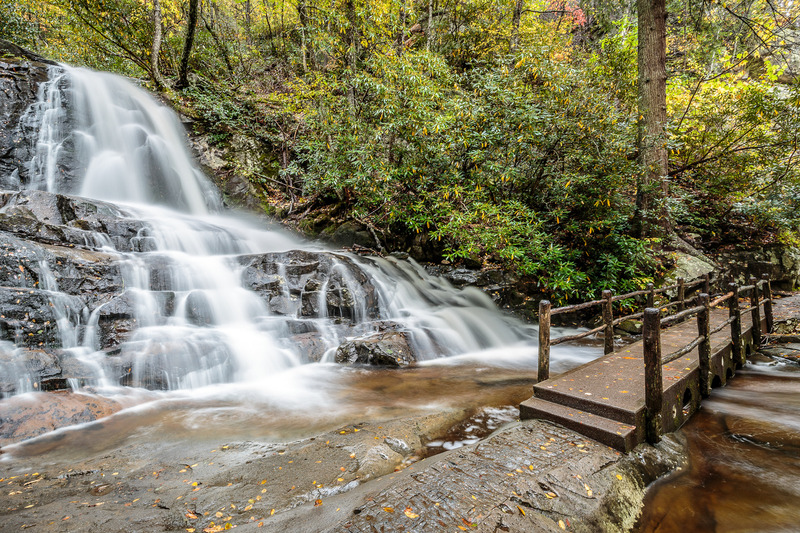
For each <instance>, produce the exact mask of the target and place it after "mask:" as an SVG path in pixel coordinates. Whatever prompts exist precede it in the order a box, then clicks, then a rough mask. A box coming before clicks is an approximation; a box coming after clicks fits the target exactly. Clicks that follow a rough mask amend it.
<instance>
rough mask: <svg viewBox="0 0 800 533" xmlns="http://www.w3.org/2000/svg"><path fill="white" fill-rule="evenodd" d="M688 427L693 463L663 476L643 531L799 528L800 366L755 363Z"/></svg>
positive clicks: (708, 403) (653, 490)
mask: <svg viewBox="0 0 800 533" xmlns="http://www.w3.org/2000/svg"><path fill="white" fill-rule="evenodd" d="M681 432H682V433H683V434H684V435H685V437H686V438H687V441H688V444H689V465H688V467H687V468H686V469H684V470H683V471H681V472H678V473H676V474H674V475H673V476H670V477H669V478H667V479H664V480H661V481H659V482H657V483H656V484H655V485H654V486H653V487H651V488H650V490H649V492H648V496H647V498H646V499H645V512H644V515H643V516H642V518H641V520H640V529H639V531H640V532H642V533H644V532H647V533H656V532H658V533H672V532H675V533H678V532H681V533H689V532H698V533H700V532H712V531H716V532H720V533H722V532H729V531H797V530H798V524H800V510H799V509H798V506H797V501H798V498H800V367H798V366H797V365H795V364H788V363H787V364H784V363H778V364H775V363H765V362H760V363H756V364H752V363H750V364H748V366H747V367H746V368H745V369H743V370H741V371H739V372H738V373H737V375H736V378H735V379H733V380H732V381H731V382H730V383H728V385H727V386H726V387H725V388H721V389H714V391H713V392H712V393H711V397H710V398H709V399H708V400H706V401H704V402H703V405H702V408H701V409H700V411H699V412H698V413H697V414H696V415H695V416H694V417H693V418H692V419H691V420H690V421H689V423H688V424H686V425H685V426H684V427H683V428H682V429H681Z"/></svg>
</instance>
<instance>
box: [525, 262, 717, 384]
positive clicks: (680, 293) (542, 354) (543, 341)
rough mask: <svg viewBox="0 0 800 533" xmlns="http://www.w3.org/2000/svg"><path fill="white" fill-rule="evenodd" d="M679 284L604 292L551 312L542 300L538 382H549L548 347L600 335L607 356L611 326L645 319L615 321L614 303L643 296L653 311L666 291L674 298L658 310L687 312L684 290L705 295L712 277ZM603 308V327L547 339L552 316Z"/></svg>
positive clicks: (611, 348)
mask: <svg viewBox="0 0 800 533" xmlns="http://www.w3.org/2000/svg"><path fill="white" fill-rule="evenodd" d="M677 281H678V282H677V283H676V284H674V285H669V286H667V287H660V288H658V289H656V288H654V286H653V284H652V283H648V284H647V288H646V289H645V290H640V291H634V292H629V293H627V294H619V295H616V296H615V295H614V294H613V293H612V292H611V291H608V290H606V291H603V293H602V298H601V299H600V300H593V301H590V302H584V303H580V304H575V305H568V306H565V307H558V308H555V309H551V304H550V301H548V300H542V301H541V302H539V370H538V380H539V381H544V380H546V379H549V377H550V347H551V346H555V345H557V344H561V343H563V342H569V341H575V340H578V339H582V338H584V337H588V336H590V335H595V334H597V333H600V332H601V331H602V332H603V338H604V353H606V354H609V353H611V352H613V351H614V326H617V325H619V324H621V323H622V322H624V321H626V320H635V319H639V318H642V317H644V311H642V312H639V313H633V314H630V315H625V316H620V317H617V318H616V319H615V318H614V306H613V304H614V303H615V302H620V301H623V300H630V299H632V298H637V297H642V296H644V297H646V298H645V300H646V301H645V307H646V308H652V307H654V305H655V297H656V295H659V294H664V293H666V292H668V291H676V294H677V296H676V299H675V300H674V301H670V302H667V303H666V304H664V305H662V306H661V307H660V309H661V310H666V309H669V308H671V307H677V308H678V311H679V312H682V311H684V310H685V309H686V305H687V304H689V303H691V302H693V301H694V300H695V298H690V299H688V300H687V299H686V290H687V289H693V288H695V287H699V286H702V290H703V292H705V293H706V294H707V293H709V292H710V291H711V277H710V276H709V275H708V274H705V275H704V276H702V277H701V278H699V279H698V280H696V281H692V282H691V283H686V282H685V280H684V279H683V278H678V280H677ZM598 306H602V316H603V323H602V325H600V326H598V327H596V328H594V329H590V330H589V331H583V332H581V333H578V334H575V335H568V336H564V337H558V338H555V339H551V338H550V323H551V317H553V316H555V315H560V314H565V313H574V312H577V311H583V310H585V309H591V308H593V307H598Z"/></svg>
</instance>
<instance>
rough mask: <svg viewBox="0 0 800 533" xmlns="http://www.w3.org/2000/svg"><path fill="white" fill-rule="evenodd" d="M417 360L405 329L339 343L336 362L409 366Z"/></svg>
mask: <svg viewBox="0 0 800 533" xmlns="http://www.w3.org/2000/svg"><path fill="white" fill-rule="evenodd" d="M415 360H416V357H415V354H414V352H413V350H412V349H411V345H410V344H409V342H408V334H407V333H406V332H404V331H384V332H378V333H372V334H369V335H365V336H363V337H358V338H355V339H350V340H348V341H345V342H343V343H342V344H341V345H339V348H338V349H337V350H336V362H337V363H345V364H362V365H376V366H394V367H399V366H408V365H409V364H411V363H413V362H414V361H415Z"/></svg>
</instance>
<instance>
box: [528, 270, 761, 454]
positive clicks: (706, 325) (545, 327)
mask: <svg viewBox="0 0 800 533" xmlns="http://www.w3.org/2000/svg"><path fill="white" fill-rule="evenodd" d="M762 277H763V279H761V280H756V279H755V278H750V280H748V281H749V282H750V284H749V285H745V286H744V287H739V286H738V285H737V284H735V283H730V284H729V285H728V289H729V290H728V292H726V293H725V294H722V295H719V296H717V297H716V298H715V299H714V300H713V301H710V297H709V295H708V292H707V291H708V289H709V288H710V281H711V278H710V276H708V275H705V276H704V277H703V278H701V279H698V280H695V281H692V282H690V283H685V282H684V280H683V279H682V278H679V279H678V283H677V284H675V285H670V286H667V287H660V288H658V289H655V288H654V287H653V284H652V283H649V284H648V286H647V289H645V290H639V291H634V292H630V293H626V294H621V295H617V296H614V295H613V293H612V292H611V291H608V290H605V291H603V297H602V299H599V300H592V301H589V302H583V303H579V304H575V305H569V306H564V307H559V308H556V309H552V308H551V304H550V302H549V301H547V300H542V301H541V302H540V304H539V369H538V378H539V381H544V380H546V379H549V377H550V348H551V346H555V345H558V344H562V343H565V342H570V341H575V340H579V339H582V338H585V337H589V336H591V335H595V334H597V333H600V332H601V331H602V332H604V335H603V336H604V352H605V353H606V354H608V353H611V352H613V350H614V337H613V333H614V326H617V325H619V324H620V323H622V322H624V321H625V320H633V319H638V318H643V332H642V336H643V338H644V344H645V366H646V367H647V368H648V369H650V366H652V365H650V364H649V363H648V358H652V353H650V354H649V355H648V350H653V349H654V345H653V342H655V343H656V344H655V346H656V347H657V351H658V358H657V361H658V367H659V371H658V374H659V376H660V375H661V371H660V366H661V365H663V364H667V363H669V362H672V361H674V360H676V359H679V358H680V357H682V356H684V355H686V354H688V353H689V352H691V351H692V350H694V349H695V348H697V349H698V350H699V354H700V355H699V365H700V367H701V368H700V380H701V382H700V392H701V394H702V395H703V396H707V395H708V392H709V375H708V374H709V370H708V365H709V364H710V363H709V357H710V350H711V342H710V340H711V339H710V337H711V335H712V334H716V333H719V332H720V331H722V330H723V329H725V328H726V327H728V326H730V328H731V355H732V357H733V359H734V360H735V361H738V362H741V363H743V362H744V350H742V347H741V341H742V332H741V330H742V320H741V315H742V313H751V314H752V316H753V324H760V323H761V321H760V308H761V307H762V306H763V308H764V316H765V319H766V321H767V331H771V328H772V320H773V317H772V291H771V286H770V281H769V277H768V276H766V275H764V276H762ZM701 285H702V286H703V289H705V291H704V292H702V293H701V294H700V295H699V296H697V297H696V298H694V297H693V298H690V299H688V300H687V299H686V289H691V288H694V287H698V286H701ZM673 289H677V291H678V299H677V300H675V301H671V302H667V303H665V304H663V305H661V306H659V307H656V306H655V305H653V303H654V302H653V300H654V296H655V295H656V294H662V293H664V292H666V291H669V290H673ZM747 292H749V293H750V303H751V305H750V306H749V307H746V308H742V307H741V305H740V303H739V298H740V297H742V296H743V295H744V293H747ZM641 296H646V297H647V303H648V306H647V308H646V309H645V310H644V311H641V312H638V313H632V314H630V315H625V316H620V317H616V318H615V317H614V309H613V305H612V304H613V303H614V302H619V301H622V300H628V299H631V298H636V297H641ZM695 299H697V300H698V303H699V305H695V306H693V307H689V308H686V304H687V303H694V300H695ZM725 302H727V304H728V310H729V316H728V319H727V320H726V321H725V322H723V323H721V324H719V325H717V326H716V327H714V329H713V330H712V329H711V327H710V309H711V307H718V306H720V305H722V304H724V303H725ZM595 306H602V316H603V323H602V325H599V326H597V327H595V328H593V329H590V330H587V331H583V332H580V333H577V334H574V335H565V336H562V337H558V338H556V339H551V338H550V328H551V317H552V316H553V315H558V314H563V313H568V312H575V311H581V310H584V309H590V308H592V307H595ZM676 306H677V308H678V312H677V313H673V314H668V316H666V317H664V318H661V313H662V312H669V309H671V308H673V307H676ZM694 316H697V323H698V336H697V337H696V338H695V339H693V340H692V341H691V342H688V343H687V344H686V345H684V346H683V347H682V348H680V349H678V350H676V351H674V352H672V353H670V354H668V355H667V356H665V357H664V358H663V360H662V358H661V355H660V353H661V346H660V336H661V334H660V330H661V328H662V327H664V326H669V325H671V324H674V323H676V322H678V321H681V320H684V319H688V318H691V317H694ZM760 337H761V333H760V327H759V328H757V329H754V330H753V340H754V342H756V343H760V340H761V339H760ZM653 338H655V341H653ZM654 360H656V359H654ZM653 372H655V371H653ZM650 377H651V372H650V370H648V371H647V372H646V380H645V381H646V382H649V381H650ZM661 386H662V385H661V384H660V379H659V388H660V387H661ZM662 394H663V391H662ZM648 401H649V400H648ZM646 403H647V402H646ZM648 409H649V408H648ZM651 414H652V413H651ZM653 416H654V415H653ZM658 416H659V417H660V411H659V414H658ZM648 420H649V419H648ZM652 424H655V423H654V422H651V421H648V438H650V437H651V432H652V431H655V427H654V428H650V425H652ZM659 427H660V426H659Z"/></svg>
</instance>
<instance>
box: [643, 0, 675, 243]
mask: <svg viewBox="0 0 800 533" xmlns="http://www.w3.org/2000/svg"><path fill="white" fill-rule="evenodd" d="M637 9H638V18H639V20H638V22H639V48H638V63H639V84H638V91H639V162H640V166H641V174H640V175H639V180H638V183H637V187H636V189H637V190H636V211H637V217H636V220H637V222H638V223H639V224H641V226H640V233H641V234H642V235H658V234H662V235H664V234H667V233H669V232H670V231H671V222H670V219H669V212H668V211H667V205H666V197H667V194H668V192H669V188H668V182H667V174H668V171H667V163H668V159H667V146H666V144H667V132H666V124H667V68H666V67H667V27H666V21H667V10H666V6H665V0H637Z"/></svg>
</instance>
